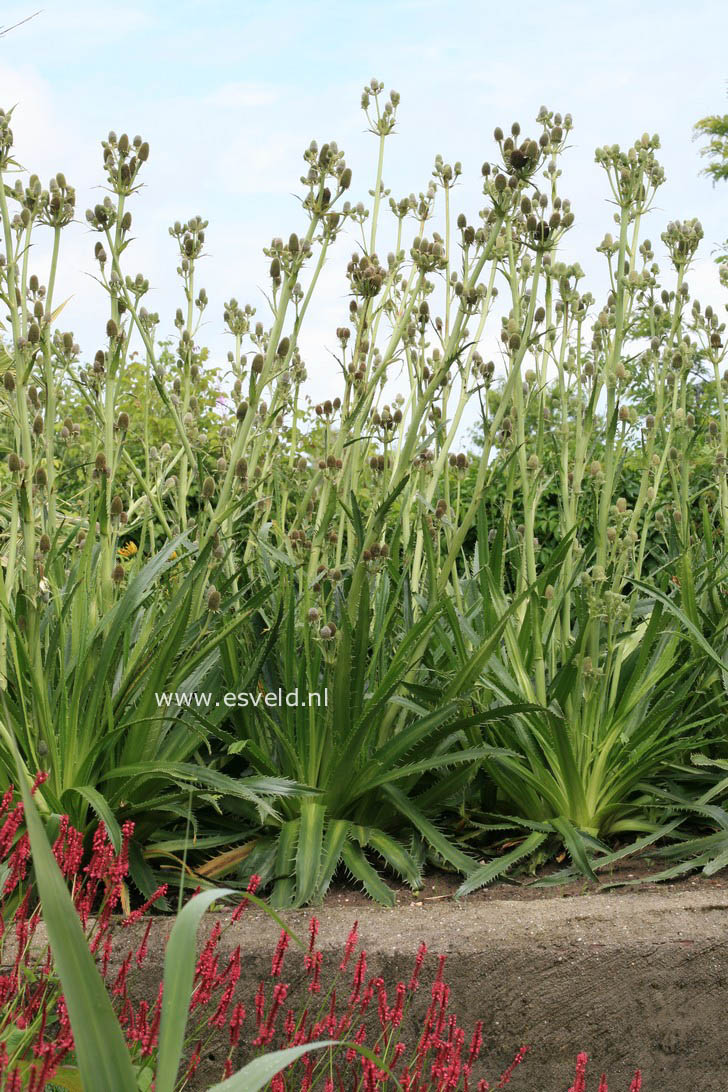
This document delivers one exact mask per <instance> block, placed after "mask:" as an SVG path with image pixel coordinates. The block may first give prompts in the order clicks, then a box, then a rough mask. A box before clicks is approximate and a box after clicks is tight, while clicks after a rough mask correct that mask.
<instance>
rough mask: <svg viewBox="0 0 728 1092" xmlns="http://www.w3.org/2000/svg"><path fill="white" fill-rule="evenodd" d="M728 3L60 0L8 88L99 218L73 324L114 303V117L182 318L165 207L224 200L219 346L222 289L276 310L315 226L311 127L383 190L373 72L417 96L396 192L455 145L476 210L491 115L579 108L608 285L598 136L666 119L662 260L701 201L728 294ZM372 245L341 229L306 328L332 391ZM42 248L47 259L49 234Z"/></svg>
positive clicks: (14, 57)
mask: <svg viewBox="0 0 728 1092" xmlns="http://www.w3.org/2000/svg"><path fill="white" fill-rule="evenodd" d="M38 2H42V0H38ZM727 8H728V6H726V5H724V4H723V3H720V2H718V0H716V2H712V0H711V2H708V0H696V2H693V3H692V4H690V5H689V6H688V5H685V4H684V3H676V2H673V0H668V2H663V3H656V2H654V0H642V2H641V3H639V4H637V3H634V2H629V3H628V2H625V0H616V2H602V3H599V4H596V3H584V2H582V3H568V2H561V0H554V2H552V3H550V4H546V3H534V2H532V0H526V2H520V3H517V4H515V3H506V2H500V3H491V2H490V0H487V2H486V0H483V2H481V3H476V2H471V0H465V2H458V0H450V2H449V3H445V2H429V0H388V2H381V0H361V2H358V0H350V2H349V3H341V2H337V3H332V2H330V0H318V2H306V0H298V2H296V3H290V2H288V0H277V2H276V3H272V2H270V3H269V2H267V0H258V2H256V3H250V2H246V0H242V2H240V0H238V3H232V2H219V0H218V2H216V0H207V2H205V3H202V2H197V0H185V2H181V3H180V2H176V3H170V2H167V0H163V2H157V3H151V2H149V3H146V4H135V3H124V2H123V0H121V2H117V3H113V4H112V3H108V2H106V0H98V2H94V3H91V2H87V0H60V2H56V0H48V2H46V3H45V6H44V10H43V12H42V13H41V14H40V15H39V16H38V17H37V18H35V19H34V20H32V21H31V22H30V23H28V24H27V25H25V26H23V27H21V28H19V29H17V30H15V31H13V33H12V34H10V35H8V36H7V37H6V38H4V39H0V105H3V106H4V107H8V106H10V105H12V104H14V103H17V104H18V106H17V111H16V117H15V125H14V128H15V131H16V136H17V144H18V154H19V158H20V159H21V161H22V162H23V164H24V165H25V166H26V167H28V168H29V169H31V170H34V171H36V172H37V173H38V174H39V175H40V176H41V178H43V179H46V178H47V177H48V176H49V175H50V174H51V173H52V172H55V171H57V170H59V169H60V170H63V171H65V173H66V175H67V177H68V179H69V181H71V182H72V183H74V184H75V185H76V187H77V190H78V194H79V210H80V221H81V222H80V223H79V224H78V225H74V226H73V227H72V228H71V229H69V233H68V236H67V238H66V246H65V251H64V256H63V263H62V268H61V284H60V286H59V291H60V293H61V295H62V296H65V295H70V294H71V293H73V298H72V299H71V301H70V303H69V304H68V307H67V309H66V313H65V314H64V324H65V325H66V326H68V327H70V328H73V330H74V331H75V333H76V336H77V338H78V339H79V340H80V341H81V343H82V345H83V347H84V348H85V349H87V350H88V352H89V354H90V355H92V354H93V351H95V349H96V348H97V347H98V345H99V344H100V343H101V338H102V332H103V328H104V324H105V307H104V300H103V297H102V295H101V294H100V291H98V292H97V290H96V288H95V286H94V285H93V282H91V281H89V280H88V278H87V276H86V274H87V273H88V272H92V271H93V263H92V261H91V255H92V250H93V243H94V241H95V237H94V236H93V235H90V234H89V233H88V232H87V230H86V228H85V226H84V224H83V213H84V212H85V209H86V208H87V207H88V206H89V205H90V204H91V203H95V202H96V201H97V200H98V199H99V191H98V190H97V189H95V188H94V187H97V186H98V185H99V183H100V182H101V171H100V162H101V159H100V148H99V140H100V139H101V138H102V137H103V136H104V135H105V134H106V132H108V130H109V129H110V128H114V129H116V130H117V131H119V132H121V131H123V130H127V131H128V132H129V133H130V135H133V134H134V133H137V132H139V133H141V134H142V136H143V137H144V138H145V139H147V140H149V142H150V145H151V157H150V162H149V164H148V169H147V170H146V188H145V189H144V190H143V191H142V193H141V194H140V195H138V196H137V197H136V198H135V205H134V206H133V212H134V224H135V229H136V231H137V234H138V236H139V239H138V242H137V243H135V244H134V248H133V252H129V258H128V264H127V271H128V272H131V273H136V272H137V271H139V270H141V271H143V272H144V273H145V274H146V275H147V276H149V278H150V280H151V282H152V284H153V286H154V293H153V296H150V299H149V306H152V307H153V308H155V309H156V310H159V311H160V313H161V314H162V316H163V324H162V329H163V330H164V331H165V332H169V331H171V329H172V326H171V323H172V318H173V315H174V309H175V307H176V306H177V303H178V300H177V294H176V292H177V290H176V285H175V274H174V269H175V264H176V263H175V255H174V246H173V240H172V239H170V237H169V235H168V233H167V226H168V225H169V224H170V223H171V222H172V221H173V220H175V219H177V218H179V219H184V218H186V217H188V216H191V215H195V214H198V213H199V214H201V215H203V216H204V217H205V218H206V219H209V221H210V226H209V229H208V254H209V257H208V258H207V259H206V262H205V266H204V272H203V273H202V282H203V283H204V284H205V287H206V288H207V290H208V294H209V296H210V300H211V304H210V307H209V309H208V312H207V325H206V328H205V331H204V335H203V340H205V341H206V342H207V343H208V344H209V345H210V346H211V348H212V351H213V356H214V358H216V359H223V358H224V353H225V350H226V347H227V346H226V342H225V338H224V334H223V327H222V319H221V310H222V303H223V300H224V299H227V298H228V297H229V296H231V295H235V296H236V297H237V298H238V299H239V300H240V301H242V302H248V301H249V302H251V303H253V304H254V305H255V306H256V307H258V308H259V310H260V311H261V312H262V311H264V309H265V306H266V305H265V301H264V299H263V296H262V293H261V290H260V286H261V285H263V284H264V283H265V272H266V268H267V262H266V260H265V258H264V256H263V255H262V253H261V247H262V246H264V245H266V244H267V243H268V242H269V241H270V238H271V237H272V236H273V235H286V234H288V233H289V232H290V231H292V230H296V229H298V228H300V227H301V225H302V223H303V221H302V218H301V214H300V210H299V209H298V208H297V203H296V200H295V197H294V196H293V193H294V192H295V191H296V190H297V189H299V188H300V186H299V183H298V178H299V176H300V174H301V171H302V161H301V153H302V151H303V149H304V148H305V146H306V145H307V144H308V142H309V141H310V140H311V139H312V138H314V137H315V138H316V139H318V140H319V142H322V141H323V140H326V139H335V140H337V141H338V143H339V145H340V147H342V148H344V150H345V151H346V154H347V161H348V162H349V164H350V166H351V167H352V169H353V172H354V182H353V186H352V196H353V197H354V198H355V199H363V200H366V201H368V200H369V198H368V195H367V191H368V189H370V188H371V186H372V184H373V180H374V168H375V142H374V138H373V137H372V136H371V135H370V134H367V133H366V132H365V131H364V124H363V122H364V118H363V115H362V114H361V112H360V110H359V98H360V94H361V88H362V86H363V85H364V83H366V82H367V81H368V80H369V79H370V78H371V77H372V76H376V77H378V78H379V79H381V80H383V81H384V83H385V86H386V87H387V88H389V87H394V88H396V89H397V90H398V91H399V92H400V94H401V96H402V102H401V106H400V111H399V118H400V120H399V126H398V133H397V135H396V136H395V137H393V138H392V140H391V141H390V142H389V146H388V153H387V160H386V162H385V171H384V179H385V183H386V184H387V185H388V186H391V187H392V192H393V195H394V196H397V197H399V196H403V195H404V194H406V193H409V192H411V191H414V192H419V191H421V190H424V189H425V187H426V185H427V182H428V180H429V178H430V174H431V171H432V164H433V160H434V157H435V155H436V154H437V153H440V154H442V155H443V156H444V157H445V159H446V160H448V161H451V162H452V161H454V160H455V159H460V160H461V161H462V164H463V169H464V173H463V176H462V179H461V186H460V187H459V189H458V190H457V191H456V197H455V199H454V204H455V208H456V210H457V211H459V209H460V208H462V209H463V210H464V211H465V212H466V213H468V214H469V215H470V216H473V217H474V216H475V215H476V212H477V209H478V208H479V207H480V198H481V194H480V164H481V163H482V161H483V159H485V158H486V157H491V156H493V155H494V151H495V149H494V144H493V141H492V132H493V128H494V126H495V125H501V126H503V127H504V128H505V127H506V126H510V124H511V122H512V121H513V120H518V121H520V123H521V125H522V128H523V130H524V132H525V133H528V131H529V124H530V123H531V122H532V121H533V119H534V118H535V115H536V113H537V112H538V109H539V106H540V105H541V104H542V103H544V104H546V105H547V106H549V107H551V108H553V109H556V110H561V111H562V112H567V111H569V112H571V113H572V114H573V117H574V122H575V129H574V133H573V140H572V147H571V149H570V150H569V152H568V153H567V156H566V159H565V162H564V176H563V193H564V195H565V196H568V197H570V198H571V199H572V202H573V207H574V211H575V213H576V225H575V227H574V229H573V231H572V232H571V234H570V236H569V237H568V240H567V244H566V247H565V251H564V257H565V258H567V259H571V260H578V261H579V262H580V263H581V265H582V267H583V268H584V269H585V270H586V272H587V274H588V275H589V279H590V284H591V287H592V289H593V291H594V292H595V294H596V295H597V297H598V298H599V296H600V294H601V290H602V289H603V287H604V279H603V273H602V259H601V258H600V257H599V256H598V255H596V254H595V253H594V247H595V245H596V244H597V243H598V242H599V241H600V240H601V238H602V236H603V234H604V232H605V231H608V230H611V227H612V224H611V214H612V212H611V209H610V206H609V205H608V203H607V201H606V197H607V187H606V180H605V179H603V178H602V174H601V171H600V169H599V168H598V167H597V166H596V165H595V164H594V148H595V147H596V146H597V145H598V144H603V143H614V142H619V143H622V144H628V143H631V142H632V141H633V140H634V139H636V138H637V137H639V136H640V135H641V134H642V133H643V132H644V131H645V130H647V131H649V132H650V133H652V132H658V133H659V134H660V137H661V140H662V146H663V147H662V152H661V159H662V162H663V164H664V166H665V170H666V174H667V181H666V184H665V185H664V186H663V187H662V189H661V190H660V192H659V194H658V201H657V205H656V208H655V211H654V212H653V213H652V214H651V217H650V218H649V222H648V224H647V225H646V228H645V234H646V235H648V236H649V237H650V238H651V239H652V240H653V243H654V244H655V249H656V253H657V257H658V260H659V259H660V258H661V257H662V245H661V243H660V241H659V235H660V232H661V231H662V230H663V229H664V226H665V224H666V223H667V221H668V220H669V219H673V218H681V219H682V218H687V217H691V216H698V217H699V218H700V219H701V220H702V222H703V226H704V229H705V240H704V244H703V248H702V256H701V258H700V260H699V262H698V263H697V266H696V268H695V270H694V272H693V274H692V275H691V277H690V278H689V280H690V284H691V288H692V289H693V291H694V292H695V293H696V294H698V295H699V296H700V297H701V299H703V300H704V301H705V302H713V303H714V304H715V303H716V302H721V293H720V289H719V287H718V283H717V275H716V272H715V266H714V264H713V262H712V258H711V250H712V249H714V247H715V246H717V245H718V244H719V243H720V242H721V241H722V240H723V239H724V238H725V237H726V236H728V216H727V215H726V213H727V212H728V185H724V186H723V187H722V188H720V187H716V188H713V187H712V186H711V184H710V182H709V181H708V180H707V179H705V178H703V177H700V176H699V171H700V167H701V161H700V158H699V155H698V146H697V145H696V144H694V143H693V142H692V140H691V132H692V125H693V123H694V122H695V121H696V120H697V119H698V118H700V117H702V116H704V115H705V114H708V113H723V112H725V111H728V100H727V99H726V86H727V83H726V81H727V79H728V63H726V52H725V43H726V39H727V32H728V14H727ZM33 10H34V5H33V0H27V2H26V0H24V2H23V3H17V2H15V0H13V2H11V3H8V2H7V0H0V24H9V23H12V22H14V21H16V20H17V19H20V18H23V17H24V16H25V15H27V14H29V13H30V12H31V11H33ZM354 245H355V239H354V238H353V237H352V238H351V239H350V240H348V241H347V240H343V239H342V240H341V241H340V246H339V248H338V253H339V257H338V258H334V259H332V261H331V263H330V266H329V268H328V269H327V270H326V273H325V275H324V277H323V278H322V282H321V288H322V297H323V298H322V301H321V304H320V305H319V306H318V308H317V309H315V310H314V311H313V312H312V313H311V316H310V323H309V326H308V329H307V331H306V333H305V335H304V337H303V349H304V357H305V359H306V361H307V364H308V370H309V374H310V376H311V392H312V394H314V395H315V396H319V395H320V394H322V393H323V392H324V391H327V390H330V389H331V380H332V378H333V377H334V375H335V368H334V365H333V362H332V360H331V356H330V350H331V349H332V348H334V345H335V339H334V329H335V327H336V326H337V325H340V324H342V323H343V322H345V321H346V314H347V300H346V298H345V283H344V282H343V281H342V279H341V276H340V272H341V261H343V260H345V259H346V258H347V256H348V255H349V253H350V251H351V250H352V249H353V247H354ZM380 249H381V250H382V251H383V252H386V250H387V249H388V246H387V244H386V239H383V240H382V245H381V247H380ZM36 259H37V262H38V267H39V268H38V271H39V273H42V268H43V265H42V260H43V254H42V247H41V248H40V249H39V250H38V252H37V255H36ZM59 298H60V297H59ZM165 320H166V321H165Z"/></svg>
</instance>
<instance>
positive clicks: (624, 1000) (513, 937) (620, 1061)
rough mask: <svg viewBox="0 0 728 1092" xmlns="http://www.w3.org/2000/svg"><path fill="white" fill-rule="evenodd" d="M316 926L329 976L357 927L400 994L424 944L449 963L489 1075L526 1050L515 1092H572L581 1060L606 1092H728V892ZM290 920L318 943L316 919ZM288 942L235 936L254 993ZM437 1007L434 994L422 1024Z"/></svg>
mask: <svg viewBox="0 0 728 1092" xmlns="http://www.w3.org/2000/svg"><path fill="white" fill-rule="evenodd" d="M346 897H347V896H346V895H345V894H343V893H342V895H341V899H345V898H346ZM352 897H353V898H354V899H355V900H356V901H357V903H358V899H357V897H356V896H352ZM317 916H318V917H319V919H320V922H321V931H320V945H321V947H322V950H323V951H324V955H325V960H326V964H328V966H329V967H333V966H335V964H336V963H337V962H338V959H339V958H340V951H341V948H342V946H343V944H344V942H345V940H346V936H347V933H348V931H349V928H350V926H351V924H352V920H353V918H354V917H356V918H357V919H358V921H359V932H360V937H361V946H362V947H364V948H365V949H366V951H367V961H368V969H369V973H371V974H376V973H379V974H382V976H383V977H384V978H385V980H386V981H387V983H388V984H389V983H391V984H392V985H394V984H395V983H396V981H397V979H399V978H406V977H407V976H408V975H409V972H410V969H411V965H412V960H413V956H414V953H415V951H416V948H417V945H418V944H419V942H420V941H422V940H424V941H425V943H426V944H427V945H428V949H429V951H430V952H431V953H433V954H434V953H439V952H442V953H445V954H446V955H447V957H448V958H447V971H446V976H445V977H446V980H447V981H448V983H449V984H450V985H451V988H452V996H453V1002H452V1007H453V1009H454V1010H455V1011H456V1012H457V1013H458V1016H459V1019H460V1023H461V1024H462V1025H464V1026H465V1027H466V1028H471V1027H472V1026H473V1025H474V1023H475V1021H476V1020H478V1019H483V1020H484V1021H485V1025H486V1027H485V1055H486V1057H487V1058H488V1059H489V1066H488V1068H489V1072H490V1073H491V1074H495V1075H497V1073H498V1072H500V1068H501V1067H502V1066H504V1065H505V1064H506V1063H507V1062H508V1061H509V1060H510V1058H511V1057H512V1055H513V1053H514V1051H515V1050H516V1049H517V1047H518V1046H519V1045H520V1044H521V1043H527V1044H529V1045H530V1047H531V1053H530V1056H529V1059H528V1064H527V1065H526V1064H524V1066H523V1068H522V1070H521V1071H520V1073H519V1074H518V1079H516V1077H515V1076H514V1079H513V1083H512V1086H511V1087H513V1090H514V1092H518V1090H519V1089H523V1092H566V1089H567V1088H568V1087H569V1085H570V1083H571V1076H572V1074H573V1059H574V1058H575V1055H576V1053H577V1051H578V1050H579V1049H582V1050H586V1051H587V1052H588V1053H589V1055H590V1057H591V1058H592V1059H593V1069H592V1070H591V1072H593V1074H594V1076H593V1077H592V1081H593V1087H594V1088H596V1083H597V1080H595V1079H594V1078H595V1077H596V1078H597V1079H598V1073H599V1072H600V1071H601V1070H602V1069H604V1070H606V1071H607V1073H608V1074H609V1075H610V1084H609V1087H610V1090H612V1092H626V1090H627V1088H628V1086H629V1081H630V1079H631V1076H632V1074H633V1072H634V1069H635V1067H636V1066H638V1065H639V1066H640V1067H641V1068H642V1071H643V1075H644V1085H643V1088H644V1092H693V1090H697V1089H700V1090H701V1092H728V1041H727V1040H726V1036H725V1032H724V1028H725V1012H726V1007H727V1005H728V944H727V943H726V941H727V938H728V889H726V886H725V884H724V883H716V884H714V885H706V884H705V883H704V882H700V883H695V884H685V883H683V884H681V885H677V886H676V888H675V889H673V890H666V889H665V888H655V887H653V888H649V889H648V890H646V891H640V892H632V891H629V890H627V891H625V890H621V891H620V893H618V894H617V893H611V894H600V895H588V896H572V897H569V898H537V899H524V898H520V899H518V898H517V899H513V898H509V899H502V898H501V899H493V898H490V897H489V898H487V899H481V900H479V901H476V900H466V901H464V902H460V903H456V902H454V901H453V900H452V899H445V898H441V897H437V896H435V897H432V898H430V899H428V898H427V897H421V898H411V899H410V901H409V903H407V904H405V905H401V906H398V907H397V908H395V909H393V910H385V909H380V908H378V907H375V906H372V905H371V903H369V904H362V903H359V904H358V905H356V906H355V907H354V906H351V905H347V904H346V903H345V902H344V903H341V902H338V899H337V898H335V899H334V900H333V903H332V904H330V903H327V904H326V905H325V906H324V907H323V908H321V909H320V910H318V911H317ZM285 917H286V921H287V922H289V923H290V925H291V927H292V928H293V929H294V930H295V931H296V932H297V933H299V935H301V936H305V934H306V927H307V924H308V920H309V917H310V914H309V912H306V911H296V912H290V913H288V914H286V915H285ZM221 918H222V919H223V920H224V919H225V915H221ZM160 928H161V929H164V928H165V926H164V925H161V926H160ZM277 934H278V929H277V927H276V926H275V924H273V923H271V922H270V921H269V920H268V919H267V918H265V917H264V916H263V915H262V914H260V913H258V912H255V913H251V914H250V915H249V916H248V918H247V920H244V922H243V923H242V924H241V925H240V926H235V927H233V928H232V929H231V930H229V931H227V933H226V935H225V939H224V943H225V947H227V946H228V945H230V946H234V945H235V944H238V943H240V944H242V946H243V950H244V951H245V952H246V953H247V954H246V958H245V961H244V968H245V970H244V974H245V975H246V976H249V977H250V981H251V985H252V986H253V988H254V985H255V982H257V980H258V978H259V977H267V975H268V973H269V969H270V955H271V951H272V948H273V946H274V944H275V940H276V937H277ZM287 958H288V957H287ZM290 959H291V966H293V965H295V964H297V962H298V960H297V958H296V957H295V956H294V955H291V957H290ZM433 962H434V960H433ZM287 970H288V968H287ZM153 973H154V969H153V967H150V968H148V969H147V970H146V974H147V975H152V974H153ZM428 1000H429V990H428V989H427V988H426V982H425V983H423V989H422V990H421V991H420V992H419V994H418V995H417V1001H416V1006H417V1008H418V1009H419V1011H420V1013H421V1012H423V1011H424V1009H425V1008H426V1006H427V1002H428ZM416 1015H417V1014H414V1018H416ZM491 1079H492V1078H491ZM199 1087H202V1085H200V1086H199ZM589 1087H590V1089H591V1087H592V1084H590V1085H589Z"/></svg>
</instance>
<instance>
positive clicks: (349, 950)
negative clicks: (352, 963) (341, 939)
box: [339, 921, 359, 971]
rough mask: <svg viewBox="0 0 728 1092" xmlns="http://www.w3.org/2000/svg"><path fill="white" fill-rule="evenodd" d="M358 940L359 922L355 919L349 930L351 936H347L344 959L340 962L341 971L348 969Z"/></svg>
mask: <svg viewBox="0 0 728 1092" xmlns="http://www.w3.org/2000/svg"><path fill="white" fill-rule="evenodd" d="M358 940H359V922H358V921H355V922H354V924H353V925H352V927H351V930H350V932H349V936H348V937H347V938H346V946H345V948H344V958H343V959H342V961H341V963H340V964H339V970H340V971H345V970H346V968H347V964H348V963H349V960H350V959H351V957H352V955H353V954H354V949H355V948H356V946H357V943H358Z"/></svg>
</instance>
